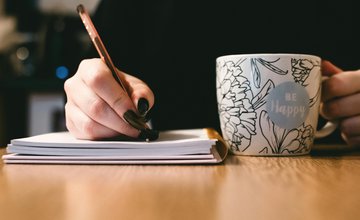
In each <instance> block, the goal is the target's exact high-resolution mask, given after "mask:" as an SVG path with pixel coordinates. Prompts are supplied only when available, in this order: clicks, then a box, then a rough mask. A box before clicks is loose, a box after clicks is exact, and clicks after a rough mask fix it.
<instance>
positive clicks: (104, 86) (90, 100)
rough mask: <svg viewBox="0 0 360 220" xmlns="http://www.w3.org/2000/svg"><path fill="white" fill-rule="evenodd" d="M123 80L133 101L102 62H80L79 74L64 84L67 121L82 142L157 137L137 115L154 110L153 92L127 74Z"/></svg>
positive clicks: (71, 130) (96, 60) (123, 75)
mask: <svg viewBox="0 0 360 220" xmlns="http://www.w3.org/2000/svg"><path fill="white" fill-rule="evenodd" d="M121 77H122V80H123V81H124V84H126V87H127V88H128V94H129V95H130V97H129V96H128V94H127V93H126V92H125V91H124V90H123V89H122V87H121V86H120V85H119V84H118V82H117V81H116V80H115V79H114V78H113V76H112V74H111V72H110V70H109V69H108V68H107V66H106V64H105V63H104V62H102V61H101V60H100V59H91V60H84V61H82V62H81V64H80V65H79V68H78V71H77V73H76V74H75V75H74V76H73V77H71V78H70V79H68V80H67V81H66V82H65V84H64V89H65V93H66V95H67V100H68V101H67V104H66V108H65V112H66V121H67V127H68V129H69V131H70V132H72V133H73V134H74V135H75V136H76V137H78V138H83V139H97V138H103V137H111V136H114V135H117V134H119V133H121V134H125V135H127V136H131V137H140V136H141V137H142V138H144V139H145V138H147V137H148V136H151V137H155V136H156V135H155V133H156V132H155V131H154V132H152V131H151V130H149V129H147V126H146V125H145V124H144V122H143V119H141V118H140V116H138V114H137V113H135V112H137V110H139V112H140V113H141V114H143V115H145V114H146V112H147V111H148V110H149V109H150V108H151V107H152V105H153V104H154V95H153V93H152V91H151V90H150V88H149V87H148V86H147V85H146V84H145V83H144V82H142V81H141V80H139V79H137V78H135V77H132V76H130V75H127V74H125V73H122V74H121ZM134 103H136V105H137V106H136V107H135V105H134ZM139 130H141V132H140V131H139ZM145 136H146V137H145ZM152 139H153V138H152Z"/></svg>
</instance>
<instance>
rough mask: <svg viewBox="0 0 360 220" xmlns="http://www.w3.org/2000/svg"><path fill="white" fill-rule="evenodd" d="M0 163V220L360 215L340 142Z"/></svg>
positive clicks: (355, 153) (359, 157) (353, 161)
mask: <svg viewBox="0 0 360 220" xmlns="http://www.w3.org/2000/svg"><path fill="white" fill-rule="evenodd" d="M0 152H1V154H4V153H5V149H0ZM0 168H1V171H0V219H4V220H5V219H9V220H10V219H11V220H16V219H36V220H42V219H51V220H57V219H66V220H82V219H84V220H93V219H102V220H103V219H142V220H143V219H156V220H159V219H181V220H183V219H206V220H212V219H226V220H228V219H267V220H269V219H276V220H279V219H291V220H294V219H317V220H319V219H326V220H329V219H360V151H359V150H356V149H355V150H354V149H351V148H349V147H346V146H330V145H324V146H322V145H319V146H316V148H315V150H314V151H313V152H312V153H311V154H310V155H306V156H296V157H250V156H232V155H229V156H228V158H227V159H226V160H225V162H224V163H223V164H220V165H126V166H124V165H19V164H17V165H10V164H3V163H2V162H1V163H0Z"/></svg>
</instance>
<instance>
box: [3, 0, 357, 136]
mask: <svg viewBox="0 0 360 220" xmlns="http://www.w3.org/2000/svg"><path fill="white" fill-rule="evenodd" d="M5 3H6V7H5V9H6V13H7V14H9V15H13V16H16V17H17V18H18V22H19V23H18V31H19V32H24V33H32V34H33V35H34V36H38V37H37V38H36V39H37V40H33V41H29V42H24V44H26V45H27V46H28V47H29V48H32V51H33V53H32V54H33V56H32V58H31V60H29V62H30V63H32V64H33V68H32V69H31V70H29V72H28V73H27V74H22V73H16V74H15V73H14V68H12V65H11V64H9V62H7V60H6V57H7V55H8V54H3V55H2V57H3V59H2V63H3V64H4V65H2V66H1V68H2V70H0V71H1V72H0V73H1V78H0V80H1V85H2V86H1V88H0V89H1V90H2V92H4V93H5V94H10V95H13V94H14V90H17V91H18V89H17V88H16V87H17V86H18V85H17V84H16V83H15V84H16V85H15V86H14V88H13V87H11V88H8V87H9V86H8V85H9V84H8V82H9V81H11V82H13V81H12V80H15V81H16V82H19V81H21V80H23V79H25V80H26V81H29V82H32V84H33V85H35V84H36V82H43V80H48V81H47V82H49V83H46V85H48V86H47V87H46V86H44V85H43V84H41V83H40V84H39V86H36V88H28V87H26V89H23V90H22V91H23V92H25V93H26V92H29V90H34V89H35V90H36V89H40V90H52V89H54V90H57V91H61V90H62V84H63V82H64V80H66V78H68V77H70V76H71V75H72V74H73V73H75V71H76V69H77V65H78V63H79V62H80V60H81V59H83V58H87V57H98V55H97V54H96V52H95V51H94V50H93V47H92V45H91V43H90V42H89V39H88V38H86V37H84V36H86V32H85V31H84V27H83V26H82V23H81V21H80V19H79V18H78V17H76V16H73V15H66V14H65V15H64V14H62V15H57V14H43V13H42V12H40V11H39V10H38V7H37V1H36V0H28V1H20V0H7V1H5ZM356 9H357V8H356V7H355V1H351V0H342V1H335V0H330V1H325V0H312V1H310V0H305V1H301V2H299V1H276V0H274V1H265V0H264V1H261V0H260V1H235V0H233V1H231V0H221V1H213V0H212V1H188V0H183V1H175V0H154V1H145V0H143V1H111V0H107V1H103V2H101V3H100V6H99V10H98V11H97V13H96V15H94V16H93V17H94V22H95V24H96V26H97V28H98V31H99V33H100V35H101V36H102V38H103V41H104V43H105V45H106V46H107V48H108V50H109V53H110V55H111V56H112V58H113V61H114V62H115V64H116V65H117V66H118V67H119V68H120V69H121V70H123V71H125V72H128V73H131V74H133V75H135V76H138V77H139V78H141V79H143V80H144V81H145V82H146V83H148V84H149V85H150V87H151V88H152V89H153V91H154V93H155V96H156V104H155V107H154V109H153V110H152V111H151V112H150V114H151V116H152V118H153V123H154V126H155V128H157V129H160V130H163V129H174V128H188V127H191V128H194V127H214V128H216V129H218V130H219V121H218V115H217V104H216V94H215V59H216V57H218V56H221V55H226V54H239V53H277V52H278V53H306V54H315V55H318V56H320V57H322V58H323V59H328V60H330V61H332V62H333V63H335V64H336V65H338V66H339V67H341V68H343V69H345V70H354V69H359V66H360V65H359V59H358V57H359V56H358V51H359V49H360V43H359V40H358V39H360V34H359V27H360V20H359V17H358V15H357V14H356V13H358V12H357V11H356ZM74 10H75V8H74ZM30 18H31V19H30ZM17 46H18V45H17ZM15 47H16V46H15ZM9 53H10V52H9ZM60 65H64V66H66V67H67V68H68V70H69V75H68V76H67V77H65V78H63V79H59V78H58V77H56V76H55V74H54V69H56V67H58V66H60ZM31 80H33V81H31ZM49 85H50V86H49ZM30 87H31V86H30ZM18 97H23V93H20V94H18ZM22 102H26V100H22ZM17 108H18V109H19V108H21V112H20V111H19V112H16V111H13V110H8V114H10V115H9V116H8V117H12V118H14V119H13V120H15V121H13V122H12V124H14V125H16V126H18V125H20V124H21V122H20V121H24V120H25V121H26V116H25V114H24V113H23V112H24V111H25V112H26V104H23V105H21V106H18V107H17ZM21 115H23V117H21ZM8 124H9V123H8ZM5 127H8V126H5ZM12 130H13V131H12V132H10V133H8V134H7V137H6V138H5V139H6V140H5V141H7V140H8V139H9V138H14V137H16V136H23V135H25V134H24V133H26V131H25V130H24V129H21V128H19V126H18V127H14V128H13V129H12ZM327 141H331V142H332V141H340V137H339V135H338V134H335V135H333V136H332V137H331V138H328V139H327Z"/></svg>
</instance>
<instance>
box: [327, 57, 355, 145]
mask: <svg viewBox="0 0 360 220" xmlns="http://www.w3.org/2000/svg"><path fill="white" fill-rule="evenodd" d="M322 71H323V74H324V75H325V76H329V78H328V79H326V80H324V81H323V85H322V98H323V102H324V104H323V105H322V108H321V112H322V114H323V116H324V117H325V118H327V119H329V120H333V119H337V120H339V126H340V131H341V135H342V137H343V139H344V140H345V141H346V142H347V143H348V144H349V145H351V146H359V145H360V70H357V71H342V70H341V69H340V68H338V67H336V66H335V65H333V64H332V63H330V62H329V61H323V63H322Z"/></svg>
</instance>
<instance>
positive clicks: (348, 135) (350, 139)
mask: <svg viewBox="0 0 360 220" xmlns="http://www.w3.org/2000/svg"><path fill="white" fill-rule="evenodd" d="M340 130H341V136H342V137H343V139H344V140H345V141H346V142H347V143H348V144H349V145H350V146H360V116H359V115H357V116H354V117H350V118H346V119H344V120H342V121H341V124H340Z"/></svg>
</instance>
